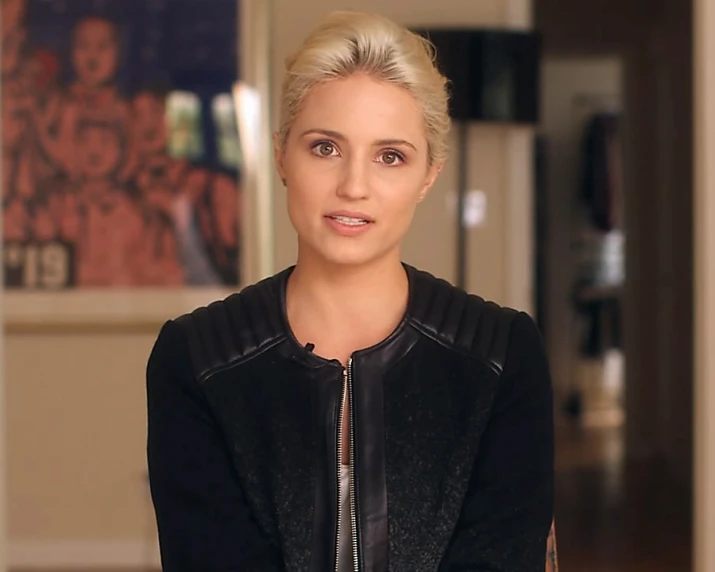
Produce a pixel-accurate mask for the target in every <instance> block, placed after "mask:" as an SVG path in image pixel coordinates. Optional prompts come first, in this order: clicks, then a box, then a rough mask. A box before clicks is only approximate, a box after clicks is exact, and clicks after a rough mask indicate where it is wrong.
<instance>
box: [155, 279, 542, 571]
mask: <svg viewBox="0 0 715 572" xmlns="http://www.w3.org/2000/svg"><path fill="white" fill-rule="evenodd" d="M406 269H407V273H408V276H409V289H410V294H409V302H408V308H407V313H406V316H405V318H404V320H403V321H402V323H401V324H400V325H399V327H398V328H397V329H396V330H395V332H394V333H393V334H392V335H391V336H390V337H389V338H388V339H386V340H385V341H384V342H382V343H380V344H378V345H377V346H375V347H372V348H369V349H366V350H362V351H359V352H356V353H355V354H353V356H352V359H351V363H350V367H349V369H348V371H344V370H343V367H342V366H341V364H340V363H338V362H337V361H334V360H333V361H328V360H325V359H323V358H320V357H318V356H316V355H315V354H313V353H311V352H310V351H309V349H307V348H304V347H303V346H301V345H300V344H299V343H298V342H297V340H296V339H295V337H294V336H293V335H292V333H291V331H290V329H289V327H288V323H287V320H286V318H285V316H286V314H285V287H286V281H287V277H288V275H289V274H290V271H291V269H288V270H285V271H283V272H281V273H280V274H277V275H276V276H274V277H271V278H268V279H266V280H263V281H261V282H260V283H258V284H256V285H253V286H250V287H248V288H245V289H244V290H243V291H242V292H240V293H238V294H234V295H232V296H230V297H228V298H227V299H226V300H223V301H220V302H216V303H213V304H211V305H209V306H208V307H206V308H201V309H198V310H196V311H194V312H193V313H191V314H189V315H185V316H182V317H180V318H178V319H177V320H174V321H169V322H167V323H166V324H165V325H164V327H163V328H162V330H161V333H160V334H159V337H158V339H157V341H156V343H155V346H154V348H153V350H152V353H151V356H150V358H149V363H148V368H147V391H148V410H149V411H148V413H149V430H148V461H149V475H150V483H151V492H152V497H153V502H154V507H155V511H156V516H157V522H158V530H159V540H160V545H161V555H162V561H163V569H164V570H165V571H168V572H179V571H187V572H188V571H191V572H202V571H205V572H213V571H229V570H230V571H236V572H238V571H240V572H249V571H251V572H252V571H255V572H277V571H295V572H303V571H305V572H308V571H310V572H329V571H331V570H333V569H334V568H335V547H336V534H337V530H336V529H337V524H336V523H337V522H338V518H337V510H338V494H339V491H338V475H337V469H338V462H339V461H338V459H339V457H338V443H339V440H338V431H339V429H340V428H339V425H340V423H339V419H340V416H339V413H340V409H341V403H342V400H341V396H342V391H343V390H344V388H347V391H349V392H350V396H351V399H350V403H351V407H352V411H351V413H352V418H353V423H351V427H349V428H346V430H348V429H349V430H350V432H351V433H350V437H351V443H352V445H351V447H352V451H351V453H352V456H351V458H352V459H353V466H354V467H355V469H354V474H353V478H354V482H355V487H354V492H355V494H354V501H353V502H354V504H355V507H356V518H355V519H354V522H353V528H354V530H355V532H356V543H357V548H358V551H357V554H358V562H357V563H356V569H359V570H361V571H365V572H388V571H389V572H398V571H399V572H436V571H438V572H447V571H455V572H456V571H457V570H459V571H473V572H477V571H479V572H487V571H489V572H497V571H500V572H501V571H503V572H536V571H542V570H544V564H545V554H546V540H547V536H548V532H549V527H550V524H551V520H552V501H553V490H552V489H553V420H552V394H551V383H550V377H549V371H548V365H547V360H546V356H545V352H544V348H543V345H542V340H541V337H540V335H539V333H538V331H537V328H536V326H535V325H534V323H533V321H532V320H531V319H530V318H529V317H528V316H527V315H526V314H524V313H517V312H515V311H513V310H508V309H504V308H500V307H498V306H497V305H495V304H493V303H488V302H485V301H484V300H482V299H481V298H478V297H476V296H473V295H468V294H466V293H464V292H463V291H461V290H458V289H457V288H454V287H452V286H451V285H449V284H448V283H447V282H444V281H442V280H438V279H436V278H434V277H433V276H431V275H429V274H427V273H424V272H421V271H418V270H416V269H414V268H411V267H409V266H406ZM343 533H345V531H343Z"/></svg>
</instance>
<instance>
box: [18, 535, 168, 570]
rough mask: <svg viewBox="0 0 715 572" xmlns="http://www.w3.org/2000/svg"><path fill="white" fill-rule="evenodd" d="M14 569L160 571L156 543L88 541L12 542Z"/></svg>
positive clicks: (140, 541)
mask: <svg viewBox="0 0 715 572" xmlns="http://www.w3.org/2000/svg"><path fill="white" fill-rule="evenodd" d="M8 566H9V567H10V568H68V569H72V570H82V569H90V568H91V569H97V568H112V567H114V568H137V569H140V570H141V569H144V570H146V569H151V568H154V569H159V568H160V560H159V549H158V546H157V544H156V543H155V542H151V541H150V542H147V541H142V540H137V541H131V540H129V541H126V540H101V541H97V540H85V541H82V540H80V541H38V540H12V539H10V541H9V542H8Z"/></svg>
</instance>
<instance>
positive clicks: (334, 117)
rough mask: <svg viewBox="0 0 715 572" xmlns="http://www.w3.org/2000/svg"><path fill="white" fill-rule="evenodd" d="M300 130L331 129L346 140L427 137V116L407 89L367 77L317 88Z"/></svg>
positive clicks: (303, 111)
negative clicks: (425, 117)
mask: <svg viewBox="0 0 715 572" xmlns="http://www.w3.org/2000/svg"><path fill="white" fill-rule="evenodd" d="M295 124H296V126H297V129H296V131H300V130H301V129H313V128H318V129H329V130H335V131H339V132H340V133H341V134H342V135H344V136H345V137H346V138H348V139H349V138H351V137H355V138H360V137H370V138H375V139H382V138H385V139H389V138H395V137H409V138H411V139H415V138H420V137H422V136H424V115H423V113H422V110H421V108H420V106H419V104H418V102H417V100H416V99H415V98H414V97H413V96H412V94H411V93H409V92H408V91H407V90H406V89H403V88H401V87H399V86H396V85H393V84H390V83H388V82H385V81H380V80H376V79H374V78H372V77H369V76H367V75H364V74H356V75H353V76H350V77H348V78H342V79H336V80H330V81H327V82H323V83H320V84H317V85H315V86H313V87H312V88H311V89H310V91H309V92H308V94H307V95H306V97H305V99H304V100H303V103H302V105H301V109H300V112H299V114H298V116H297V117H296V122H295Z"/></svg>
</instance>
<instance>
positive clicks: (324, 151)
mask: <svg viewBox="0 0 715 572" xmlns="http://www.w3.org/2000/svg"><path fill="white" fill-rule="evenodd" d="M312 151H313V153H314V154H315V155H317V156H318V157H332V156H333V155H336V154H337V148H336V147H335V145H334V144H333V143H331V142H330V141H318V142H317V143H315V144H314V145H313V146H312Z"/></svg>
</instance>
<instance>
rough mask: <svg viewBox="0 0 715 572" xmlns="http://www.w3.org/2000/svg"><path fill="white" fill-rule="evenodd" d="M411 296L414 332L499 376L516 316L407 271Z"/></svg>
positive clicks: (443, 281)
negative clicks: (416, 329) (465, 355)
mask: <svg viewBox="0 0 715 572" xmlns="http://www.w3.org/2000/svg"><path fill="white" fill-rule="evenodd" d="M408 272H409V274H410V282H411V288H413V292H414V295H413V296H412V299H411V301H410V304H411V308H410V309H409V310H408V313H409V315H410V320H411V322H412V324H413V326H415V327H416V328H418V329H419V330H420V331H422V332H423V333H424V334H425V335H427V336H429V337H431V338H432V339H434V340H435V341H438V342H439V343H441V344H443V345H445V346H448V347H451V348H454V349H456V350H458V351H460V352H462V353H466V354H468V355H470V356H472V357H474V358H476V359H478V360H480V361H482V362H484V363H486V364H487V365H489V367H491V368H492V370H494V372H495V373H497V374H499V375H500V374H501V373H502V371H503V370H504V362H505V360H506V352H507V347H508V345H509V332H510V330H511V325H512V322H513V320H514V318H515V317H516V316H517V314H518V312H517V311H516V310H513V309H511V308H504V307H502V306H499V305H498V304H495V303H494V302H488V301H486V300H484V299H483V298H480V297H479V296H476V295H474V294H468V293H466V292H465V291H464V290H461V289H460V288H457V287H455V286H452V285H451V284H450V283H449V282H447V281H446V280H442V279H439V278H435V277H434V276H432V275H431V274H429V273H427V272H424V271H421V270H416V269H414V268H408Z"/></svg>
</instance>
